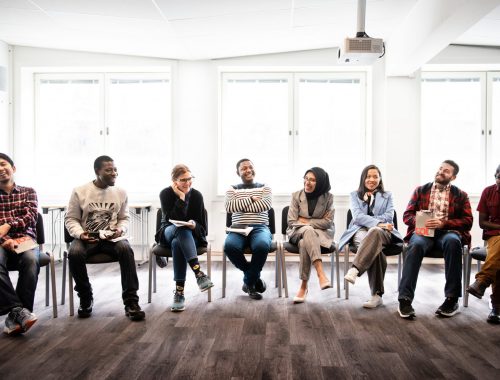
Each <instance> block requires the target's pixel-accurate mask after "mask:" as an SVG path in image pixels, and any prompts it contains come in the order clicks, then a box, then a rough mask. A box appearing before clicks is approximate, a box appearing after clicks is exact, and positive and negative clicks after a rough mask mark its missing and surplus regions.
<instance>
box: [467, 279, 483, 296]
mask: <svg viewBox="0 0 500 380" xmlns="http://www.w3.org/2000/svg"><path fill="white" fill-rule="evenodd" d="M486 288H487V286H486V284H484V283H482V282H479V281H477V280H476V281H474V283H473V284H471V285H469V286H468V287H467V289H465V291H466V292H468V293H469V294H472V295H473V296H474V297H477V298H479V299H481V298H483V296H484V291H485V290H486Z"/></svg>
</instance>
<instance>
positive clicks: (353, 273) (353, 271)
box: [344, 267, 359, 285]
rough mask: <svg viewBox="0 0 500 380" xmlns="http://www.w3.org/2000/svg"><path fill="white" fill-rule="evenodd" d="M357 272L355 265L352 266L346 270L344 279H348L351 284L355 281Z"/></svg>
mask: <svg viewBox="0 0 500 380" xmlns="http://www.w3.org/2000/svg"><path fill="white" fill-rule="evenodd" d="M358 273H359V270H357V269H356V268H355V267H352V268H351V269H349V270H348V271H347V274H346V275H345V276H344V279H346V280H347V281H349V282H350V283H351V284H353V285H354V283H355V282H356V278H358Z"/></svg>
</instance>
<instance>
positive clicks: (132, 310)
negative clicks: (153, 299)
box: [125, 301, 146, 321]
mask: <svg viewBox="0 0 500 380" xmlns="http://www.w3.org/2000/svg"><path fill="white" fill-rule="evenodd" d="M125 315H126V316H127V317H128V318H129V319H130V320H132V321H142V320H143V319H144V318H146V313H145V312H144V311H143V310H142V309H141V307H140V306H139V303H137V301H132V302H130V303H129V304H128V305H125Z"/></svg>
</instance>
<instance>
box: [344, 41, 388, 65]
mask: <svg viewBox="0 0 500 380" xmlns="http://www.w3.org/2000/svg"><path fill="white" fill-rule="evenodd" d="M382 55H384V41H383V40H382V38H371V37H359V38H358V37H356V38H349V37H347V38H346V39H345V41H344V49H339V55H338V58H339V62H341V63H353V64H355V63H359V64H372V63H373V62H374V61H376V60H377V59H378V58H380V57H381V56H382Z"/></svg>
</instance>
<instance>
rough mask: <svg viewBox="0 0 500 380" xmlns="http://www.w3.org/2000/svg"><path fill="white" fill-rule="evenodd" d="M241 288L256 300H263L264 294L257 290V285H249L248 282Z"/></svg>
mask: <svg viewBox="0 0 500 380" xmlns="http://www.w3.org/2000/svg"><path fill="white" fill-rule="evenodd" d="M241 290H243V291H244V292H245V293H247V294H248V296H249V297H250V298H252V299H254V300H261V299H262V294H260V293H259V292H257V290H256V289H255V286H248V285H247V284H243V286H242V287H241Z"/></svg>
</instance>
